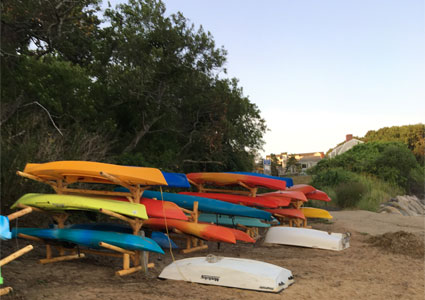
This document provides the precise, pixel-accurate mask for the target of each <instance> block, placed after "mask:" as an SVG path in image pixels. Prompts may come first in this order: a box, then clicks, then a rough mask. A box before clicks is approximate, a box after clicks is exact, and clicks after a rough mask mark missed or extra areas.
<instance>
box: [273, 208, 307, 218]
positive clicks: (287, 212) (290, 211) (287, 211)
mask: <svg viewBox="0 0 425 300" xmlns="http://www.w3.org/2000/svg"><path fill="white" fill-rule="evenodd" d="M266 211H268V212H271V213H272V214H274V215H275V214H278V215H281V216H285V217H289V218H298V219H303V220H305V216H304V214H303V212H302V211H301V210H299V209H296V208H275V209H266Z"/></svg>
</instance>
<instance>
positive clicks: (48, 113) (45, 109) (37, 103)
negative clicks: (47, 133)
mask: <svg viewBox="0 0 425 300" xmlns="http://www.w3.org/2000/svg"><path fill="white" fill-rule="evenodd" d="M32 104H36V105H38V106H40V107H41V108H42V109H44V111H45V112H46V113H47V115H48V116H49V119H50V121H51V122H52V124H53V126H54V127H55V128H56V130H57V131H58V132H59V133H60V135H61V136H63V133H62V131H60V129H59V127H58V126H56V123H55V121H53V118H52V115H51V114H50V112H49V111H48V110H47V108H45V107H44V106H43V105H41V104H40V103H39V102H38V101H33V102H31V103H27V104H25V105H23V106H22V107H25V106H28V105H32Z"/></svg>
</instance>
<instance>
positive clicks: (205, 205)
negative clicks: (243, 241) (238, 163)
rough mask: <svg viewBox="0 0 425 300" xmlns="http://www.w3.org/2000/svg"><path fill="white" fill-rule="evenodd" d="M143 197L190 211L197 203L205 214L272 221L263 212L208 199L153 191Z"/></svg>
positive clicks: (145, 193)
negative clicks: (196, 202)
mask: <svg viewBox="0 0 425 300" xmlns="http://www.w3.org/2000/svg"><path fill="white" fill-rule="evenodd" d="M143 197H146V198H151V199H152V198H155V199H158V200H161V199H162V200H165V201H170V202H174V203H175V204H177V205H178V206H180V207H183V208H186V209H190V210H192V209H193V203H194V202H195V201H198V210H199V211H202V212H206V213H214V214H223V215H230V216H240V217H250V218H257V219H262V220H271V219H272V215H271V214H270V213H269V212H266V211H264V210H261V209H257V208H253V207H247V206H244V205H239V204H233V203H228V202H224V201H220V200H215V199H210V198H204V197H198V196H190V195H183V194H174V193H161V192H154V191H144V192H143Z"/></svg>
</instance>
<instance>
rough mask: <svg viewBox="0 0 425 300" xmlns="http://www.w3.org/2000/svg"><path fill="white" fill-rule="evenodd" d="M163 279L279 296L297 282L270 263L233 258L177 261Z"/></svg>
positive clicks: (289, 273)
mask: <svg viewBox="0 0 425 300" xmlns="http://www.w3.org/2000/svg"><path fill="white" fill-rule="evenodd" d="M159 278H163V279H171V280H184V281H188V282H196V283H202V284H209V285H219V286H226V287H232V288H239V289H248V290H255V291H262V292H271V293H278V292H281V291H282V290H284V289H286V288H287V287H289V286H290V285H291V284H292V283H293V282H294V280H293V276H292V272H291V271H289V270H287V269H284V268H282V267H279V266H276V265H272V264H269V263H265V262H261V261H256V260H250V259H242V258H232V257H216V256H207V257H192V258H186V259H181V260H177V261H174V262H173V263H172V264H170V265H168V266H167V267H165V268H164V270H163V271H162V272H161V274H159Z"/></svg>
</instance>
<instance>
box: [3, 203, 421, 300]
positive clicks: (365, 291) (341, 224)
mask: <svg viewBox="0 0 425 300" xmlns="http://www.w3.org/2000/svg"><path fill="white" fill-rule="evenodd" d="M332 214H333V215H334V219H333V221H332V222H330V223H323V222H317V223H314V222H311V223H310V224H311V225H312V226H313V228H316V229H321V230H326V231H332V232H347V231H349V232H351V233H352V237H351V241H350V244H351V246H350V248H348V249H346V250H343V251H340V252H335V251H329V250H319V249H309V248H301V247H290V246H282V245H266V244H262V243H261V240H260V241H259V242H258V243H257V244H255V245H248V244H237V245H224V244H222V245H221V247H220V249H217V244H216V243H209V249H208V250H204V251H201V252H196V253H192V254H186V255H183V254H180V253H178V252H177V251H175V252H174V256H175V259H181V258H184V257H189V256H205V255H207V254H214V255H220V256H229V257H242V258H249V259H256V260H260V261H265V262H268V263H272V264H276V265H278V266H281V267H284V268H287V269H289V270H291V271H292V273H293V274H294V277H295V283H294V284H293V285H292V286H290V287H289V288H288V289H286V290H284V291H283V292H281V293H279V294H271V293H264V292H255V291H248V290H241V289H234V288H226V287H219V286H210V285H201V284H196V283H188V282H179V281H171V280H160V279H158V278H157V276H158V275H159V273H160V272H161V270H162V269H163V268H164V267H165V266H166V265H168V264H169V263H171V262H172V258H171V255H170V253H166V255H159V254H158V255H156V254H154V255H151V259H150V261H151V262H154V263H155V265H156V266H155V268H154V269H151V270H150V271H149V272H148V273H147V274H144V273H142V272H138V273H135V274H132V275H128V276H124V277H118V276H115V275H114V272H115V271H116V270H118V269H120V267H121V261H120V260H119V259H116V258H106V257H99V256H92V255H91V256H87V257H86V258H84V259H80V260H74V261H68V262H60V263H55V264H47V265H41V264H39V263H38V259H40V258H43V257H44V247H43V246H42V245H41V244H38V243H33V244H34V246H35V249H34V250H33V251H31V252H30V253H28V254H26V255H24V256H22V257H20V258H19V259H17V260H15V261H13V262H11V263H9V264H7V265H5V266H4V267H3V268H2V275H3V277H4V281H5V284H4V285H3V287H4V286H12V287H13V288H14V292H13V293H11V294H9V295H7V296H3V297H2V299H31V300H32V299H34V300H37V299H104V300H106V299H114V300H116V299H119V298H121V299H128V300H130V299H167V300H168V299H169V300H171V299H172V300H177V299H220V300H226V299H259V298H260V299H262V300H267V299H424V298H425V297H424V295H425V286H424V285H425V278H424V274H425V270H424V257H423V237H424V218H423V217H405V216H400V215H392V214H376V213H371V212H365V211H340V212H332ZM384 233H390V234H389V235H388V234H387V236H386V237H385V242H387V240H388V238H389V239H390V240H391V239H397V238H398V237H400V236H401V237H403V238H405V237H406V236H407V237H409V238H412V237H414V238H416V240H415V241H416V242H417V243H415V244H409V245H418V244H419V245H420V244H421V245H422V250H420V249H419V251H422V256H419V257H418V256H417V255H416V256H415V255H409V253H410V252H409V251H405V253H404V250H403V248H402V247H401V248H400V247H397V249H398V251H397V252H395V251H391V247H386V246H385V245H386V244H382V243H381V244H382V245H384V246H383V247H382V245H380V244H379V243H376V241H377V240H378V241H380V239H383V237H382V236H381V235H382V234H384ZM411 234H413V235H411ZM371 238H372V239H373V238H374V239H375V243H371V242H370V241H371ZM394 242H395V244H396V243H397V242H398V246H406V245H404V244H403V243H404V242H403V240H400V241H397V240H394ZM27 244H28V242H26V241H24V240H12V241H7V242H2V256H3V257H4V256H6V255H8V254H9V253H11V252H13V251H15V250H16V249H18V248H22V247H24V246H25V245H27ZM415 247H416V246H415ZM400 249H401V253H400ZM404 249H406V248H404ZM415 253H416V254H417V253H418V252H417V251H416V252H415Z"/></svg>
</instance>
